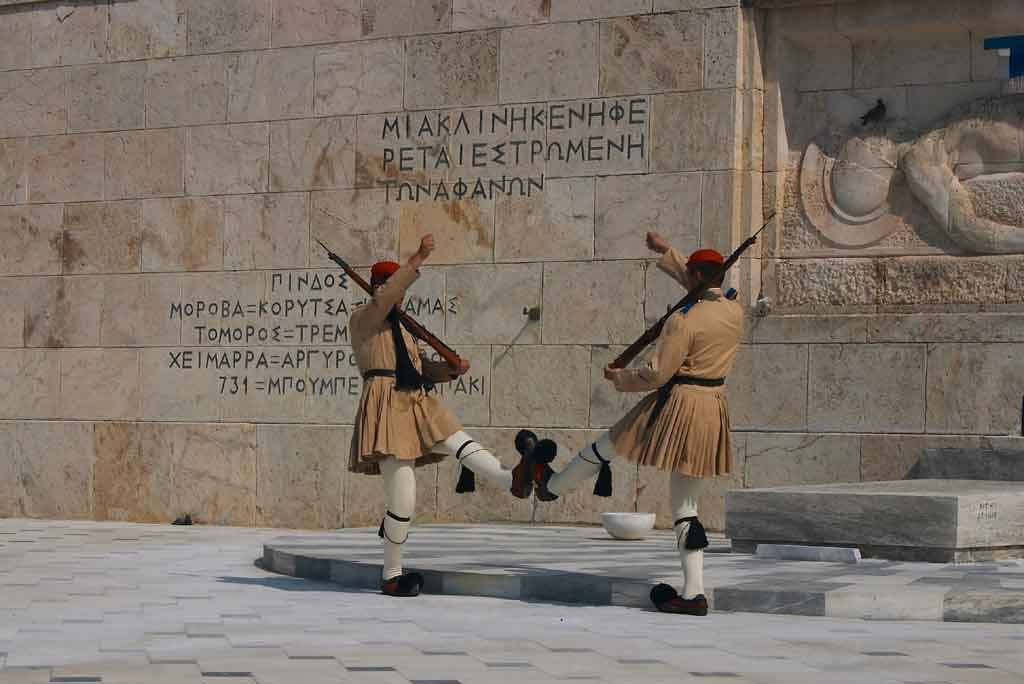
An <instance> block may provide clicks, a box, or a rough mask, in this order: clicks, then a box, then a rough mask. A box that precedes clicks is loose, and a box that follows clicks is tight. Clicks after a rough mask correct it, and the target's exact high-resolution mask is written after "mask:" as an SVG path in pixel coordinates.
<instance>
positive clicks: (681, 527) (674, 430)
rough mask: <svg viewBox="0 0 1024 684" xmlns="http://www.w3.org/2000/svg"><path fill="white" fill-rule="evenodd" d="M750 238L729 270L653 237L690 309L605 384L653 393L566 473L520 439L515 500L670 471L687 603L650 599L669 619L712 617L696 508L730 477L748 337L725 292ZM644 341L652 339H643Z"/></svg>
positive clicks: (526, 438)
mask: <svg viewBox="0 0 1024 684" xmlns="http://www.w3.org/2000/svg"><path fill="white" fill-rule="evenodd" d="M759 232H760V231H759ZM755 237H756V235H755ZM753 240H754V238H751V239H749V240H747V242H746V243H744V246H743V247H741V248H740V249H739V250H737V252H736V253H735V254H733V255H732V256H731V257H730V258H729V261H728V262H726V261H725V259H723V257H722V255H721V254H719V253H718V252H716V251H714V250H710V249H701V250H697V251H696V252H694V253H693V254H692V255H690V257H689V258H688V259H686V258H684V257H683V256H682V255H681V254H680V253H679V252H677V251H676V250H674V249H672V248H671V247H670V246H669V245H668V243H667V242H666V241H665V239H664V238H663V237H662V236H661V235H659V234H658V233H648V234H647V245H648V247H649V248H650V249H651V250H652V251H654V252H657V253H658V254H661V258H660V259H659V261H658V268H660V269H661V270H662V271H664V272H665V273H667V274H668V275H669V276H671V277H672V278H674V279H675V280H676V281H678V282H679V283H680V284H681V285H682V286H683V287H685V288H687V290H689V291H690V293H689V294H688V295H687V298H686V299H684V300H683V301H684V302H686V303H687V304H688V305H689V310H688V311H685V312H684V311H682V310H680V311H678V312H675V313H671V314H669V315H667V316H666V317H665V318H664V319H663V321H662V322H659V325H658V326H655V328H652V330H649V331H648V333H646V334H645V337H642V338H641V339H640V340H638V341H637V343H635V344H634V345H633V347H630V349H629V350H627V352H624V354H623V357H625V356H626V355H627V353H628V352H630V350H633V349H634V348H636V350H637V351H639V350H642V349H643V347H644V346H646V344H647V342H649V341H651V340H653V338H654V335H657V344H656V345H655V347H654V349H653V351H652V352H651V353H649V354H648V356H647V357H646V359H645V361H644V362H643V363H641V364H638V365H637V366H636V367H634V368H625V367H624V366H625V365H626V364H627V363H628V361H626V362H622V358H623V357H620V359H617V360H616V362H613V363H612V364H609V366H607V367H606V368H605V370H604V377H605V378H606V379H608V380H610V381H611V382H612V383H613V384H614V386H615V389H617V390H618V391H620V392H648V393H649V394H647V396H646V397H644V398H643V399H642V400H641V401H640V403H638V404H637V405H636V406H635V407H634V408H633V409H632V410H631V411H629V412H628V413H627V414H626V415H625V416H623V417H622V418H621V419H620V420H619V421H618V422H617V423H615V425H613V426H612V427H611V429H609V430H608V431H606V432H605V433H604V434H603V435H601V436H600V437H599V438H598V439H597V441H595V442H594V443H592V444H590V445H589V446H587V447H584V448H583V449H582V450H581V451H580V452H579V453H578V454H576V456H575V457H574V458H573V459H572V460H571V461H570V462H569V463H568V464H567V465H566V467H565V468H564V469H563V470H562V471H561V472H555V471H554V470H553V469H552V468H551V466H550V465H549V464H550V463H551V461H552V460H554V458H555V456H556V455H557V451H558V447H557V445H556V444H555V443H554V442H553V441H551V440H548V439H543V440H538V439H537V436H536V435H535V434H534V433H533V432H530V431H529V430H522V431H520V432H519V433H518V434H517V435H516V440H515V443H516V449H517V450H518V451H519V452H520V454H521V455H522V460H521V461H520V463H519V465H517V466H516V467H515V468H514V469H513V474H514V483H513V487H512V493H513V494H514V495H515V496H519V497H523V496H529V494H530V491H531V490H534V491H535V493H536V497H537V498H538V499H540V500H541V501H553V500H555V499H557V498H558V497H559V496H560V495H563V494H565V493H566V492H568V491H570V490H571V489H573V488H574V487H576V486H577V485H579V484H580V483H582V482H583V481H584V480H587V479H590V478H592V477H594V476H595V475H596V476H597V483H596V485H595V488H594V494H596V495H598V496H610V495H611V469H610V467H609V464H610V462H611V461H613V460H614V459H616V458H624V459H627V460H629V461H632V462H635V463H640V464H642V465H647V466H653V467H655V468H657V469H658V470H661V471H664V472H665V474H666V475H667V476H668V478H669V492H670V497H671V506H672V519H673V521H674V523H673V529H674V531H675V536H676V547H677V548H678V551H679V556H680V561H681V563H682V567H683V577H684V586H683V594H682V596H680V595H679V593H678V592H677V591H676V590H675V589H674V588H673V587H671V586H669V585H667V584H659V585H657V586H656V587H654V589H653V590H652V591H651V601H652V602H653V603H654V605H655V606H656V607H657V608H658V610H660V611H662V612H666V613H683V614H688V615H706V614H707V611H708V602H707V599H706V597H705V596H704V551H703V549H704V548H705V547H706V546H707V545H708V541H707V535H706V534H705V531H704V526H703V525H702V524H701V522H700V519H699V518H698V517H697V500H698V498H699V496H700V493H701V489H702V488H703V484H704V478H708V477H716V476H719V475H725V474H727V473H728V472H730V471H731V470H732V449H731V445H730V440H729V409H728V405H727V403H726V397H725V391H724V389H725V388H724V385H725V378H726V376H727V375H728V374H729V371H730V370H731V369H732V366H733V362H734V361H735V359H736V352H737V350H738V348H739V344H740V339H741V337H742V335H743V310H742V307H741V306H740V305H739V304H738V303H737V302H736V301H734V295H733V294H732V292H730V293H729V296H727V295H726V294H725V293H723V292H722V289H721V288H722V279H723V276H724V273H725V270H726V269H727V268H728V266H729V265H731V263H733V262H734V261H735V259H736V258H738V256H739V254H740V253H741V252H742V251H743V250H744V249H746V247H748V246H749V245H750V244H753ZM688 300H690V301H688ZM680 304H681V305H682V304H683V303H682V302H681V303H680ZM659 328H660V335H658V332H659V330H658V329H659ZM648 336H650V338H651V339H650V340H646V339H645V338H646V337H648ZM633 353H634V354H635V353H636V352H633Z"/></svg>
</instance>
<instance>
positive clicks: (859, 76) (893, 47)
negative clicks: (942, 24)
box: [853, 27, 971, 88]
mask: <svg viewBox="0 0 1024 684" xmlns="http://www.w3.org/2000/svg"><path fill="white" fill-rule="evenodd" d="M853 55H854V59H853V84H854V87H856V88H879V87H885V86H899V85H921V84H925V83H957V82H964V81H970V80H971V58H970V55H971V43H970V33H968V31H967V30H966V29H963V28H960V27H954V28H952V29H951V30H946V31H928V32H921V33H916V32H915V33H902V34H894V35H883V36H877V35H873V36H870V37H865V38H864V39H863V40H856V41H855V42H854V49H853ZM893 64H899V65H900V68H898V69H893V68H892V65H893Z"/></svg>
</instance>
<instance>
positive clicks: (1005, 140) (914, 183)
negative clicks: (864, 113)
mask: <svg viewBox="0 0 1024 684" xmlns="http://www.w3.org/2000/svg"><path fill="white" fill-rule="evenodd" d="M1022 122H1024V95H1011V96H1005V97H997V98H986V99H982V100H977V101H974V102H972V103H969V104H967V105H964V106H961V107H959V108H957V109H955V110H953V111H952V112H951V113H950V114H949V115H948V116H946V117H945V118H944V119H943V121H942V123H940V124H939V125H938V126H935V127H933V128H932V129H931V130H930V131H928V132H926V133H924V134H922V135H920V136H918V137H916V138H913V139H909V140H907V139H906V138H905V137H904V136H902V135H900V134H899V131H898V130H896V129H894V128H892V127H890V129H889V131H888V134H882V133H877V134H872V135H868V136H854V137H851V138H849V139H848V140H847V141H846V142H845V143H844V144H843V145H842V147H841V149H840V150H839V153H838V155H837V158H831V157H828V156H826V155H825V154H824V153H823V152H822V150H821V148H820V147H818V146H817V145H816V144H814V143H811V144H810V145H809V146H808V148H807V150H806V151H805V153H804V158H803V164H802V168H801V172H800V194H801V197H802V201H803V207H804V211H805V213H806V214H807V216H808V218H809V219H810V220H811V222H812V223H813V224H814V226H815V227H816V228H817V229H818V230H819V231H820V232H821V233H822V234H823V235H824V236H825V237H826V238H828V239H829V240H831V241H832V242H834V243H836V244H838V245H841V246H844V247H862V246H866V245H871V244H874V243H876V242H878V241H880V240H882V239H883V238H885V237H886V236H887V235H889V234H890V233H892V232H893V231H895V230H897V229H898V228H899V226H900V223H899V221H898V220H896V217H895V216H894V215H893V214H894V211H893V207H892V199H893V197H894V194H895V192H896V190H897V189H899V186H900V185H903V186H905V187H906V188H909V190H910V193H911V194H912V196H913V197H914V199H915V200H916V201H918V202H920V203H921V204H922V205H923V206H924V207H925V208H926V209H927V210H928V213H929V214H930V216H931V218H932V219H934V220H935V221H936V222H937V223H938V225H939V226H940V227H941V228H942V229H943V230H944V231H945V233H946V235H948V236H949V238H950V239H951V240H952V241H953V242H954V243H955V244H956V245H957V246H958V247H960V248H961V249H963V250H964V251H965V252H968V253H973V254H1019V253H1024V124H1022ZM893 138H897V139H898V138H904V140H905V141H904V142H897V141H896V140H894V139H893Z"/></svg>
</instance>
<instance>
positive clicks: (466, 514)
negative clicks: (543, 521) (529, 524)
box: [375, 428, 533, 523]
mask: <svg viewBox="0 0 1024 684" xmlns="http://www.w3.org/2000/svg"><path fill="white" fill-rule="evenodd" d="M516 432H518V428H473V429H472V430H471V431H470V433H471V434H472V436H473V439H475V440H478V441H479V442H480V444H481V445H482V446H483V447H484V448H486V449H487V450H488V451H490V452H491V453H492V454H494V456H495V458H497V459H498V460H499V461H501V464H502V465H503V466H504V467H506V468H508V469H512V468H514V467H515V465H516V464H517V463H519V454H518V453H517V452H516V451H515V448H514V447H513V446H512V444H513V440H514V439H515V434H516ZM460 472H461V468H460V467H459V465H458V463H456V461H455V459H454V458H451V457H449V458H446V459H444V460H443V461H441V462H440V463H438V464H437V521H438V522H459V523H465V522H468V523H475V522H490V521H495V520H503V521H504V520H514V521H519V522H525V521H528V520H530V517H531V511H532V510H533V507H532V505H531V504H532V502H531V501H529V500H526V499H517V498H515V497H513V496H511V495H509V493H508V489H507V488H502V487H498V486H497V485H495V484H492V483H491V482H490V481H489V480H487V479H486V478H484V477H482V476H479V475H478V476H477V477H476V491H475V492H470V493H466V494H458V493H456V491H455V485H456V483H457V482H458V481H459V475H460ZM375 512H377V515H380V509H379V507H378V508H376V509H375ZM417 515H418V514H417Z"/></svg>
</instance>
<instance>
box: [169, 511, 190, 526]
mask: <svg viewBox="0 0 1024 684" xmlns="http://www.w3.org/2000/svg"><path fill="white" fill-rule="evenodd" d="M171 524H172V525H191V524H192V516H191V515H189V514H188V513H186V514H185V515H183V516H180V517H178V518H175V520H174V522H173V523H171Z"/></svg>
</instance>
